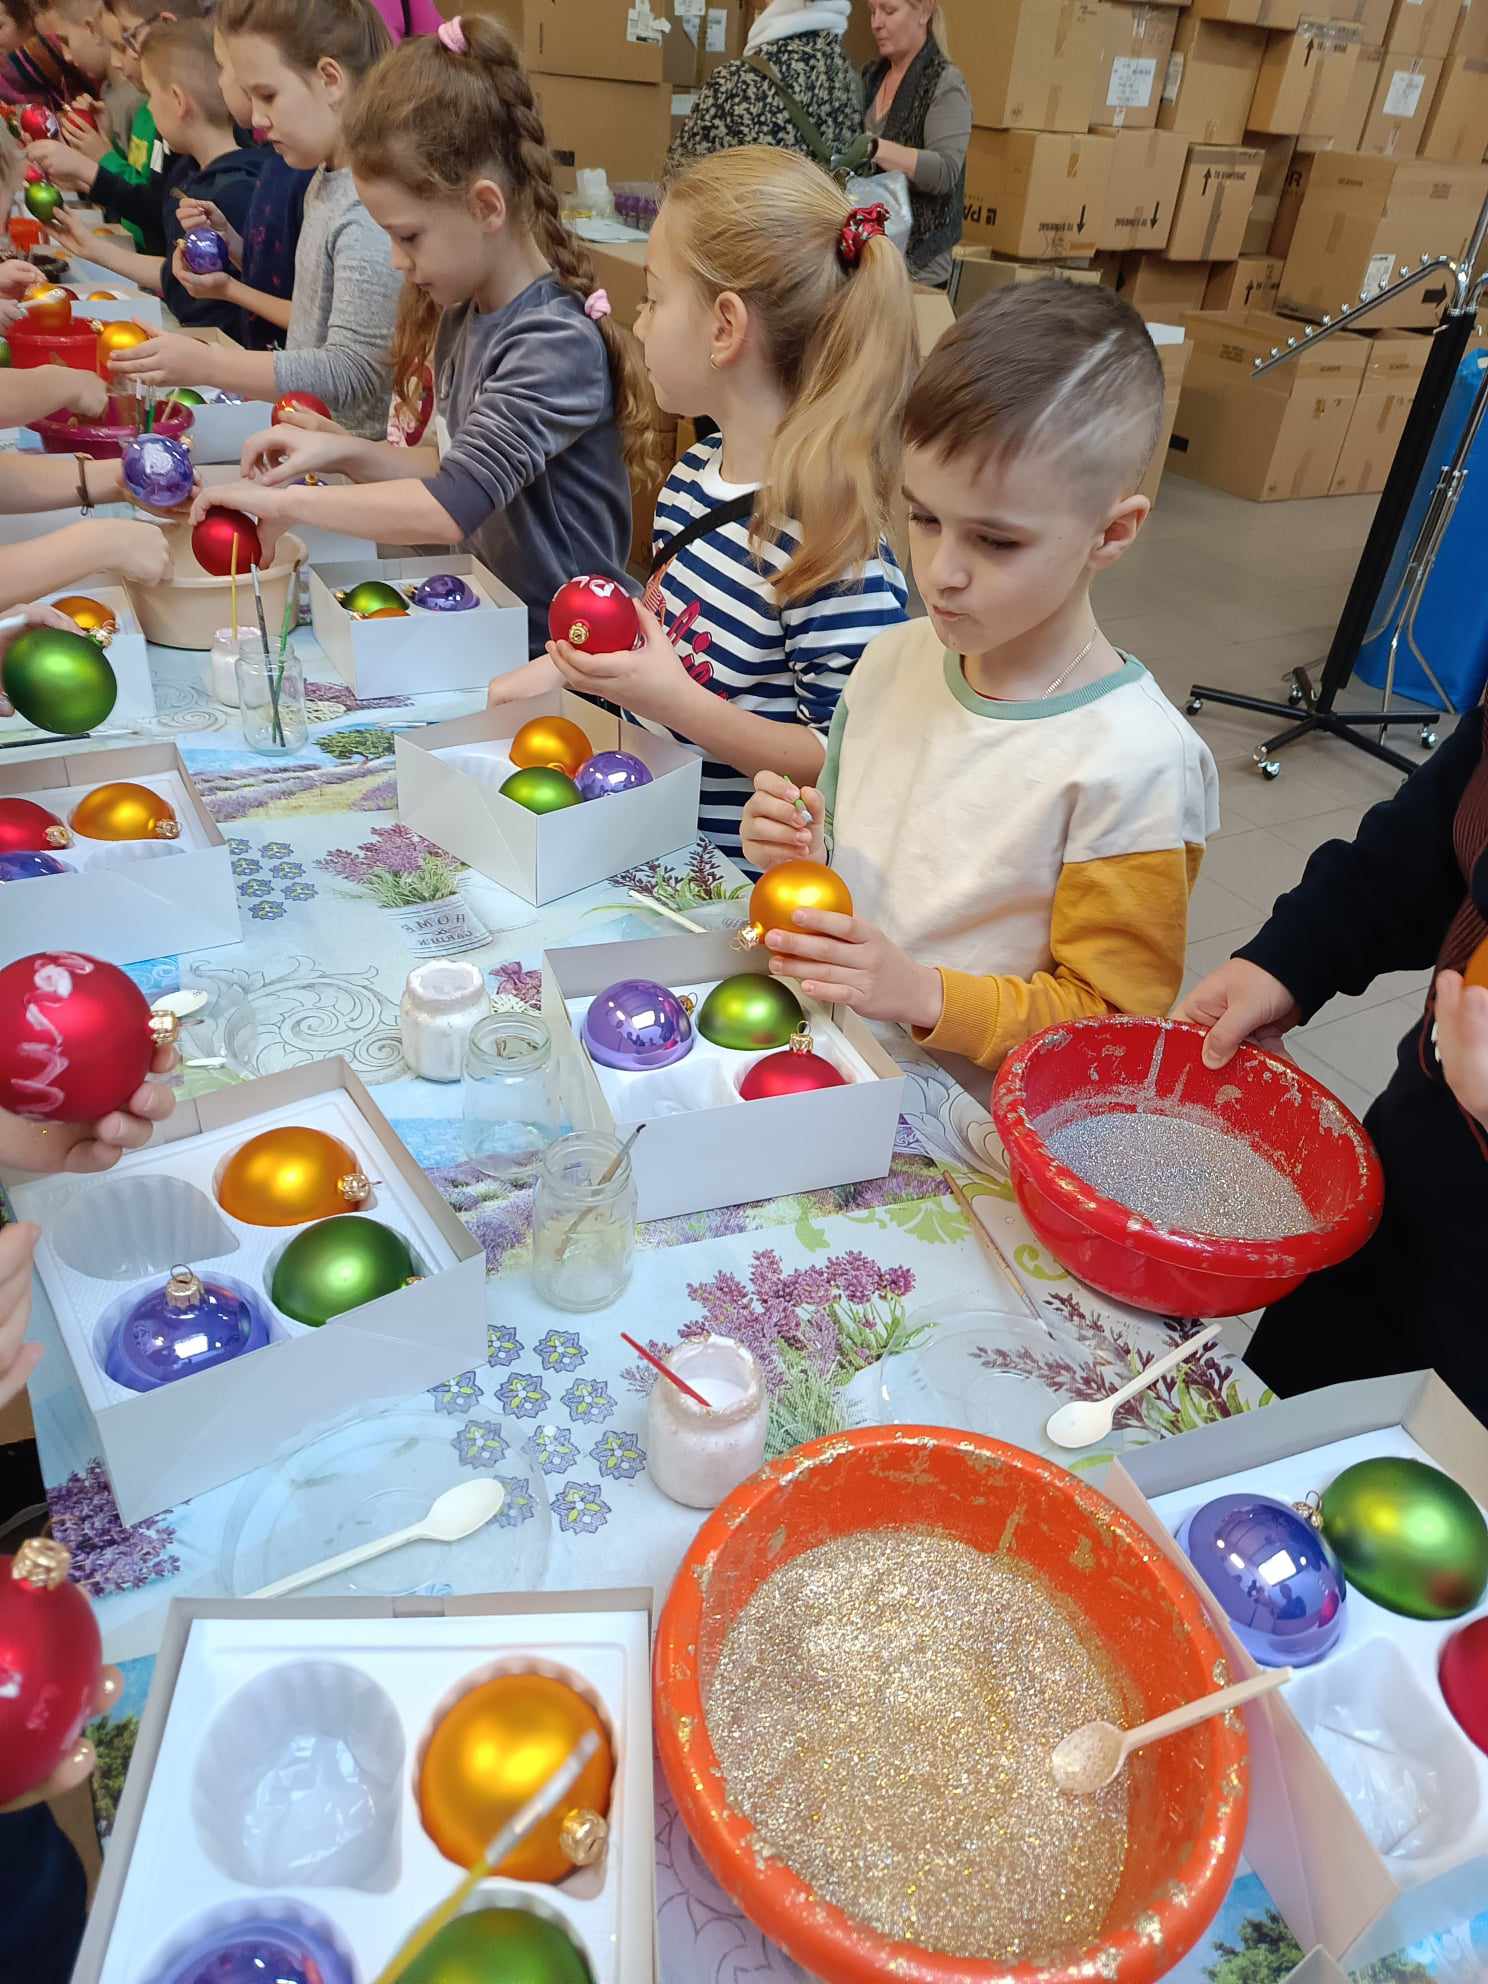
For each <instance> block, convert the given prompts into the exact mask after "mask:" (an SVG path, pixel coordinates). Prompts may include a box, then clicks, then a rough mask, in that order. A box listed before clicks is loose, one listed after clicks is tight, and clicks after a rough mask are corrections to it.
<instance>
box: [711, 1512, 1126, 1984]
mask: <svg viewBox="0 0 1488 1984" xmlns="http://www.w3.org/2000/svg"><path fill="white" fill-rule="evenodd" d="M705 1707H706V1709H707V1716H708V1734H709V1736H710V1737H711V1739H712V1742H713V1747H714V1750H715V1751H716V1753H717V1755H718V1760H719V1763H720V1765H721V1766H722V1769H723V1775H724V1780H725V1782H726V1784H727V1786H728V1795H729V1801H730V1803H731V1804H732V1805H734V1806H735V1807H736V1808H737V1809H738V1810H740V1811H742V1812H744V1813H746V1814H747V1815H748V1817H749V1818H750V1819H751V1820H752V1822H753V1823H754V1825H755V1827H756V1829H757V1831H758V1834H759V1840H758V1844H759V1846H761V1847H762V1848H763V1849H764V1850H765V1851H767V1852H769V1853H770V1854H773V1855H774V1856H775V1857H776V1858H777V1859H779V1860H782V1861H784V1862H785V1863H786V1865H787V1866H789V1867H791V1868H792V1869H793V1870H794V1871H795V1872H796V1873H797V1874H798V1875H799V1876H800V1877H801V1879H802V1880H804V1881H806V1882H808V1883H809V1884H810V1886H811V1887H813V1888H814V1889H815V1890H816V1892H817V1893H818V1894H820V1895H821V1896H822V1897H823V1898H824V1899H826V1900H828V1901H832V1902H835V1903H836V1904H837V1906H838V1907H839V1908H841V1909H843V1910H845V1911H846V1913H847V1914H849V1915H851V1916H853V1917H855V1918H856V1919H857V1920H859V1921H861V1922H864V1923H867V1924H868V1925H869V1927H871V1928H873V1929H876V1930H877V1931H878V1932H879V1933H880V1934H881V1935H885V1936H894V1937H902V1938H903V1939H904V1940H905V1941H907V1942H911V1943H915V1944H918V1945H919V1946H920V1947H921V1948H922V1949H930V1950H937V1951H941V1952H943V1953H945V1954H947V1955H952V1956H965V1957H981V1958H984V1959H988V1960H991V1961H994V1962H997V1961H1000V1962H1005V1963H1012V1962H1015V1961H1019V1960H1022V1961H1027V1962H1049V1961H1052V1960H1054V1959H1055V1958H1056V1957H1058V1956H1060V1955H1061V1954H1064V1953H1070V1952H1074V1951H1077V1950H1079V1949H1082V1948H1084V1947H1085V1946H1086V1945H1088V1944H1089V1943H1091V1942H1093V1941H1094V1940H1095V1938H1096V1937H1097V1936H1098V1935H1099V1932H1100V1929H1101V1925H1102V1924H1103V1922H1104V1921H1105V1918H1106V1913H1107V1911H1108V1909H1109V1908H1110V1905H1111V1901H1112V1898H1113V1897H1114V1895H1115V1893H1116V1889H1117V1886H1118V1884H1119V1882H1120V1879H1121V1869H1122V1865H1123V1862H1124V1860H1125V1858H1126V1790H1125V1786H1124V1784H1123V1781H1122V1779H1120V1778H1118V1779H1117V1780H1116V1782H1115V1783H1114V1784H1113V1785H1110V1786H1108V1787H1107V1789H1106V1790H1104V1791H1102V1792H1100V1793H1098V1794H1097V1795H1096V1796H1095V1797H1093V1798H1090V1797H1075V1796H1069V1795H1066V1794H1065V1793H1062V1792H1060V1791H1058V1790H1057V1789H1056V1788H1055V1785H1054V1780H1053V1777H1052V1775H1051V1773H1050V1769H1049V1757H1050V1754H1051V1752H1052V1751H1053V1749H1054V1746H1055V1744H1056V1743H1058V1742H1059V1740H1060V1738H1061V1737H1063V1736H1067V1735H1068V1734H1069V1733H1070V1731H1071V1730H1073V1729H1076V1728H1078V1727H1079V1725H1080V1724H1081V1723H1084V1722H1089V1721H1092V1720H1094V1719H1095V1718H1096V1717H1098V1716H1099V1717H1104V1718H1105V1719H1106V1720H1107V1721H1110V1722H1115V1723H1117V1724H1121V1723H1123V1722H1124V1721H1125V1720H1126V1718H1125V1717H1124V1715H1123V1714H1122V1712H1121V1703H1120V1695H1119V1691H1118V1689H1117V1687H1116V1685H1115V1682H1114V1680H1113V1678H1112V1676H1111V1673H1110V1668H1109V1665H1108V1662H1107V1659H1106V1656H1105V1655H1104V1653H1103V1651H1102V1650H1100V1649H1099V1648H1098V1647H1096V1646H1094V1645H1092V1644H1091V1643H1090V1642H1089V1641H1088V1640H1087V1639H1086V1637H1085V1636H1084V1634H1083V1633H1082V1632H1081V1631H1080V1630H1079V1628H1078V1626H1077V1625H1076V1624H1075V1623H1074V1621H1073V1620H1072V1618H1071V1616H1070V1615H1069V1613H1068V1611H1067V1610H1066V1609H1065V1607H1064V1606H1063V1604H1062V1603H1061V1601H1060V1600H1059V1599H1058V1598H1057V1597H1056V1596H1055V1594H1054V1593H1053V1591H1052V1590H1051V1589H1050V1587H1048V1586H1047V1585H1046V1584H1045V1583H1044V1582H1043V1581H1042V1579H1040V1578H1038V1577H1037V1576H1036V1575H1035V1574H1034V1573H1032V1572H1031V1571H1029V1570H1027V1569H1025V1568H1024V1567H1022V1566H1020V1565H1018V1564H1017V1563H1015V1562H1014V1561H1012V1560H1010V1559H1008V1558H1006V1557H994V1556H991V1555H988V1554H987V1553H985V1552H983V1551H980V1550H974V1549H972V1548H971V1546H970V1545H968V1544H965V1543H961V1542H958V1541H956V1540H955V1539H954V1538H952V1537H949V1536H942V1535H938V1534H935V1533H933V1532H930V1531H925V1530H904V1529H886V1530H869V1531H865V1532H863V1533H861V1534H859V1535H856V1536H848V1537H842V1538H839V1539H838V1540H837V1541H836V1542H833V1543H826V1544H823V1545H821V1546H820V1548H818V1549H815V1550H807V1551H804V1552H803V1553H802V1554H801V1555H800V1556H799V1557H796V1558H794V1559H793V1560H792V1561H791V1562H790V1563H789V1564H787V1565H786V1566H785V1567H784V1568H783V1569H781V1570H778V1571H776V1572H775V1573H774V1574H773V1575H772V1576H771V1577H769V1578H767V1579H766V1581H765V1583H764V1584H763V1585H762V1586H761V1587H760V1589H759V1590H758V1591H757V1592H756V1593H755V1594H754V1596H753V1597H752V1598H751V1599H750V1601H749V1603H748V1604H747V1605H746V1606H745V1607H744V1609H743V1611H742V1612H741V1613H740V1614H739V1616H738V1618H737V1619H736V1620H735V1621H734V1623H733V1626H732V1628H731V1629H730V1631H729V1634H728V1637H727V1639H726V1640H725V1642H724V1645H723V1648H722V1650H721V1652H720V1654H719V1658H718V1665H717V1667H716V1669H715V1671H714V1674H713V1676H712V1680H711V1682H710V1684H709V1685H708V1687H707V1689H706V1693H705Z"/></svg>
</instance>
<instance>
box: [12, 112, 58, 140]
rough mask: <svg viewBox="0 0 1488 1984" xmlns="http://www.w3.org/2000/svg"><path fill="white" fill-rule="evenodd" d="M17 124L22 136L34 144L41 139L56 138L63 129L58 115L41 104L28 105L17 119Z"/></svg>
mask: <svg viewBox="0 0 1488 1984" xmlns="http://www.w3.org/2000/svg"><path fill="white" fill-rule="evenodd" d="M16 123H17V124H19V125H20V127H21V135H22V136H23V137H25V138H29V139H30V141H31V143H32V144H35V143H37V141H38V140H39V139H41V138H55V137H56V136H57V134H58V132H59V131H60V130H61V128H62V127H61V125H60V124H58V122H57V117H56V113H55V112H54V111H51V110H48V109H47V107H46V105H45V104H41V103H28V104H27V105H26V107H25V109H24V110H23V111H22V112H21V113H20V115H19V116H18V117H17V118H16Z"/></svg>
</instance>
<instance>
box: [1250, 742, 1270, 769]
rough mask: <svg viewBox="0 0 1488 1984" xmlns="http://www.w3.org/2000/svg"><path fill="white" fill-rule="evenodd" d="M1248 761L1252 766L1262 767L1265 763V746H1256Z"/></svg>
mask: <svg viewBox="0 0 1488 1984" xmlns="http://www.w3.org/2000/svg"><path fill="white" fill-rule="evenodd" d="M1250 761H1251V763H1252V764H1254V765H1264V764H1265V762H1266V746H1265V745H1264V744H1257V746H1256V747H1255V749H1254V750H1253V751H1252V752H1251V754H1250Z"/></svg>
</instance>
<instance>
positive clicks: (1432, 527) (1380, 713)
mask: <svg viewBox="0 0 1488 1984" xmlns="http://www.w3.org/2000/svg"><path fill="white" fill-rule="evenodd" d="M1485 239H1488V200H1485V201H1484V202H1483V206H1482V209H1481V211H1480V212H1479V214H1478V218H1477V221H1476V222H1475V224H1474V226H1473V230H1472V234H1471V235H1470V237H1469V239H1468V242H1467V246H1466V247H1465V248H1464V250H1463V252H1462V258H1461V260H1460V261H1453V260H1452V259H1451V258H1450V257H1449V256H1446V255H1423V256H1422V258H1421V261H1420V263H1419V265H1418V266H1417V267H1416V268H1414V269H1411V270H1410V271H1409V272H1408V273H1407V274H1405V275H1403V276H1400V277H1398V278H1397V279H1396V280H1395V281H1393V282H1392V281H1390V280H1389V279H1388V278H1387V279H1386V280H1385V281H1383V282H1382V283H1380V284H1379V286H1378V288H1377V289H1376V290H1375V291H1374V292H1373V294H1371V293H1370V292H1369V291H1368V290H1361V291H1360V292H1359V300H1358V301H1357V302H1356V303H1348V304H1345V305H1344V306H1343V308H1342V309H1341V310H1340V311H1339V313H1338V315H1337V316H1336V317H1329V316H1324V318H1323V320H1322V322H1321V323H1320V324H1316V325H1312V326H1309V327H1308V328H1307V329H1306V330H1304V331H1301V332H1300V333H1299V334H1298V336H1296V337H1294V338H1290V337H1289V338H1288V339H1287V341H1286V344H1285V346H1280V345H1273V346H1272V347H1271V355H1270V357H1269V358H1258V359H1257V360H1256V361H1255V371H1254V374H1253V376H1254V377H1256V378H1259V377H1260V376H1261V375H1262V373H1265V372H1269V371H1271V370H1272V368H1273V367H1274V366H1278V365H1285V364H1287V363H1288V362H1289V361H1290V360H1291V359H1293V358H1295V357H1296V356H1297V355H1298V354H1299V353H1300V352H1303V351H1308V350H1311V348H1312V347H1313V346H1314V345H1316V344H1319V343H1320V342H1321V341H1322V340H1323V339H1324V338H1327V337H1332V336H1333V334H1334V333H1335V332H1337V331H1341V330H1346V329H1351V328H1352V327H1353V325H1354V324H1356V323H1357V322H1358V321H1359V319H1360V318H1361V317H1364V316H1367V315H1368V313H1369V312H1370V311H1372V310H1379V309H1383V308H1384V306H1385V305H1386V304H1388V303H1391V302H1393V301H1394V299H1395V298H1396V297H1397V296H1403V295H1404V294H1405V293H1406V292H1407V291H1408V290H1411V289H1414V288H1416V287H1417V285H1419V284H1421V283H1423V282H1426V281H1428V280H1429V279H1430V278H1431V277H1432V276H1433V275H1434V274H1435V273H1436V272H1437V271H1438V270H1441V271H1443V272H1444V273H1445V275H1446V277H1447V286H1448V294H1447V303H1446V308H1445V310H1444V311H1443V313H1442V318H1441V322H1440V323H1439V324H1438V326H1437V328H1436V330H1435V332H1434V333H1433V334H1432V339H1431V351H1430V353H1429V355H1428V357H1427V361H1426V366H1425V369H1424V371H1423V372H1422V374H1421V383H1420V386H1419V388H1418V389H1417V392H1416V397H1415V401H1414V404H1413V405H1412V407H1411V412H1410V417H1409V418H1408V420H1407V421H1406V425H1405V432H1404V433H1403V434H1402V435H1401V437H1400V445H1399V447H1398V448H1397V449H1396V450H1395V459H1394V461H1393V462H1392V463H1391V466H1390V473H1389V475H1388V476H1387V478H1386V480H1385V487H1384V490H1383V492H1382V493H1381V496H1380V500H1379V504H1378V507H1377V508H1376V510H1375V513H1374V521H1373V523H1372V524H1371V526H1370V530H1369V535H1368V537H1367V538H1366V539H1365V542H1364V549H1363V551H1362V553H1361V554H1360V557H1359V564H1358V567H1357V569H1356V571H1355V573H1354V577H1353V582H1352V584H1351V585H1350V587H1349V594H1348V598H1347V600H1346V601H1345V602H1344V607H1343V611H1342V613H1341V614H1340V616H1339V620H1338V626H1337V628H1336V630H1335V632H1334V635H1333V640H1332V644H1331V646H1330V647H1329V649H1328V653H1327V655H1326V657H1325V659H1324V661H1323V664H1322V674H1321V677H1320V679H1319V680H1318V682H1317V683H1316V684H1314V682H1313V678H1312V674H1311V671H1310V670H1309V669H1307V668H1305V667H1299V668H1293V669H1291V670H1289V671H1288V673H1289V678H1290V683H1291V687H1290V690H1289V692H1288V698H1287V701H1286V702H1284V703H1281V702H1275V701H1272V700H1270V699H1268V698H1266V697H1262V696H1247V695H1242V694H1241V693H1239V692H1238V691H1236V690H1232V689H1217V688H1212V687H1210V686H1208V685H1206V684H1205V683H1202V682H1196V683H1195V684H1194V685H1193V687H1192V688H1191V689H1190V691H1189V701H1188V704H1187V708H1188V712H1189V714H1190V716H1196V715H1197V714H1198V712H1199V711H1200V710H1201V709H1202V708H1203V707H1204V705H1205V703H1219V704H1223V705H1225V706H1227V707H1229V708H1231V709H1241V710H1255V711H1257V712H1258V713H1259V714H1260V715H1262V716H1271V717H1280V718H1283V719H1285V720H1286V728H1285V729H1283V730H1280V731H1278V732H1277V733H1276V735H1275V736H1273V737H1268V738H1267V739H1266V741H1265V743H1264V744H1258V745H1257V746H1256V749H1255V751H1254V752H1253V754H1252V756H1253V758H1254V761H1255V764H1256V768H1257V770H1258V771H1259V772H1260V773H1261V775H1262V777H1264V778H1276V777H1278V776H1279V775H1280V772H1281V764H1280V761H1279V759H1278V756H1277V753H1278V752H1281V751H1284V750H1285V749H1286V748H1287V746H1288V745H1291V744H1296V743H1299V742H1300V741H1301V739H1302V738H1304V737H1311V736H1323V737H1337V738H1339V739H1341V740H1342V741H1343V742H1345V743H1348V744H1352V745H1353V746H1354V748H1355V749H1356V750H1359V751H1364V752H1367V753H1368V755H1369V756H1370V757H1372V758H1378V759H1380V760H1381V761H1382V762H1383V763H1385V764H1387V765H1392V766H1394V768H1395V769H1396V770H1397V771H1400V772H1405V773H1409V772H1411V771H1413V770H1414V769H1415V767H1414V765H1413V763H1412V761H1411V760H1410V759H1409V758H1407V757H1405V756H1403V755H1402V754H1401V753H1400V752H1399V751H1394V750H1392V749H1391V748H1390V747H1389V745H1388V744H1386V743H1385V741H1384V739H1385V735H1386V732H1387V730H1388V729H1389V728H1390V727H1391V726H1392V725H1399V724H1408V725H1412V726H1414V727H1415V729H1416V730H1417V732H1418V734H1419V737H1420V742H1421V745H1422V748H1423V749H1426V750H1429V749H1430V748H1431V747H1432V745H1434V744H1435V742H1436V728H1435V720H1434V719H1433V718H1432V717H1431V716H1430V715H1429V713H1428V714H1424V715H1423V713H1422V712H1421V711H1420V710H1419V709H1392V708H1391V707H1390V696H1391V694H1392V693H1393V690H1394V680H1395V662H1396V657H1397V654H1398V651H1399V645H1400V638H1401V632H1402V629H1404V630H1405V638H1406V640H1407V641H1408V643H1409V646H1410V650H1411V653H1412V655H1413V656H1414V657H1415V659H1416V660H1417V661H1418V662H1419V664H1420V665H1421V667H1422V668H1423V669H1424V671H1425V673H1426V675H1427V678H1428V679H1429V680H1430V682H1431V683H1432V685H1433V687H1434V688H1435V689H1436V692H1437V694H1438V695H1439V696H1440V697H1441V699H1442V705H1443V708H1444V709H1446V710H1449V711H1450V710H1451V709H1452V707H1453V706H1452V703H1451V700H1450V698H1449V697H1448V696H1447V695H1446V693H1445V691H1444V690H1443V688H1442V686H1441V683H1440V681H1439V680H1438V679H1437V676H1436V673H1435V671H1434V670H1433V669H1432V667H1431V665H1430V663H1429V662H1428V661H1427V659H1426V657H1425V655H1423V654H1422V653H1421V651H1420V648H1419V645H1418V643H1417V641H1416V637H1415V618H1416V612H1417V609H1418V608H1419V605H1420V600H1421V595H1422V593H1423V592H1424V591H1425V589H1426V583H1427V580H1428V579H1429V578H1430V576H1431V572H1432V569H1433V567H1434V565H1435V563H1436V557H1437V553H1438V552H1439V550H1440V548H1441V544H1442V541H1443V539H1444V537H1445V535H1446V530H1447V525H1448V524H1449V523H1450V522H1451V518H1452V514H1453V512H1454V511H1455V509H1456V507H1457V502H1458V499H1459V497H1460V496H1461V493H1462V484H1463V482H1464V480H1465V479H1466V476H1467V460H1468V454H1469V452H1470V450H1471V447H1472V442H1473V440H1474V438H1475V436H1476V435H1477V433H1478V430H1479V428H1480V427H1481V426H1482V423H1483V419H1484V416H1485V412H1488V403H1485V400H1484V394H1483V393H1482V392H1481V391H1480V393H1479V395H1478V399H1477V402H1476V403H1475V405H1474V408H1473V413H1472V417H1471V418H1470V419H1469V421H1468V423H1467V429H1466V431H1465V432H1464V434H1463V437H1462V440H1461V442H1460V443H1459V445H1458V447H1457V449H1456V450H1455V452H1454V454H1453V457H1452V459H1451V461H1450V462H1448V463H1446V464H1445V465H1444V466H1443V468H1442V471H1441V474H1440V476H1439V478H1438V481H1437V485H1436V488H1435V491H1434V492H1433V495H1432V499H1431V502H1430V504H1429V506H1428V508H1427V512H1426V515H1425V517H1424V518H1423V519H1422V522H1421V526H1420V529H1419V530H1418V531H1417V533H1416V537H1415V540H1414V542H1413V544H1412V547H1411V552H1410V556H1409V558H1408V559H1407V561H1406V569H1405V572H1404V575H1403V576H1402V578H1401V581H1400V584H1399V586H1397V588H1396V591H1395V596H1394V597H1393V598H1392V600H1391V602H1390V606H1389V610H1388V611H1387V613H1386V614H1385V615H1384V617H1383V619H1382V621H1381V623H1380V624H1379V626H1376V627H1371V621H1372V620H1373V618H1374V613H1375V608H1376V606H1377V604H1378V601H1379V596H1380V592H1381V589H1382V588H1383V586H1384V583H1385V578H1386V576H1387V574H1388V572H1389V570H1390V567H1391V565H1392V564H1393V562H1394V559H1395V553H1396V548H1397V546H1398V544H1399V542H1400V540H1401V538H1402V536H1403V535H1404V531H1405V527H1406V524H1407V522H1408V520H1409V516H1410V509H1411V504H1412V502H1413V500H1414V497H1415V493H1416V489H1417V487H1418V485H1419V483H1420V480H1421V476H1422V473H1423V472H1424V470H1425V469H1426V466H1427V464H1428V463H1429V461H1430V459H1431V451H1432V445H1433V443H1434V441H1435V439H1436V433H1437V429H1438V428H1439V426H1440V425H1441V417H1442V414H1443V412H1444V410H1445V408H1446V404H1447V400H1448V397H1449V395H1450V393H1451V390H1452V386H1453V383H1454V381H1455V380H1456V377H1457V368H1458V366H1459V365H1460V363H1461V361H1462V358H1463V355H1464V353H1465V352H1466V350H1467V347H1468V343H1469V341H1470V339H1471V337H1472V333H1473V326H1474V322H1475V319H1476V312H1477V307H1478V304H1479V302H1480V301H1481V300H1482V298H1483V296H1484V294H1485V292H1488V276H1484V277H1482V278H1480V279H1479V280H1477V281H1476V282H1475V281H1474V279H1473V270H1474V268H1475V267H1476V265H1477V262H1478V258H1479V256H1480V255H1481V253H1482V250H1483V244H1484V241H1485ZM1402 598H1403V599H1404V600H1405V610H1404V613H1403V615H1402V619H1401V624H1400V626H1398V627H1397V629H1396V633H1395V637H1394V639H1393V640H1392V642H1391V646H1390V656H1389V672H1388V675H1387V678H1386V687H1385V694H1384V697H1383V700H1382V704H1381V707H1380V708H1378V709H1372V710H1343V709H1339V708H1338V697H1339V694H1340V693H1341V691H1342V690H1343V688H1344V687H1345V685H1346V684H1347V682H1348V680H1349V677H1350V676H1351V675H1352V674H1353V670H1354V662H1355V659H1356V658H1357V656H1358V653H1359V650H1360V648H1361V647H1362V646H1363V644H1364V642H1365V641H1366V640H1369V639H1371V638H1373V637H1374V635H1375V634H1377V633H1379V632H1381V631H1383V628H1384V627H1385V626H1388V625H1389V623H1390V618H1391V616H1392V615H1393V614H1394V612H1395V610H1396V607H1397V606H1398V605H1399V603H1400V601H1401V599H1402ZM1371 730H1373V731H1374V732H1375V735H1374V736H1372V737H1371V736H1369V735H1368V734H1367V733H1368V732H1369V731H1371Z"/></svg>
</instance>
